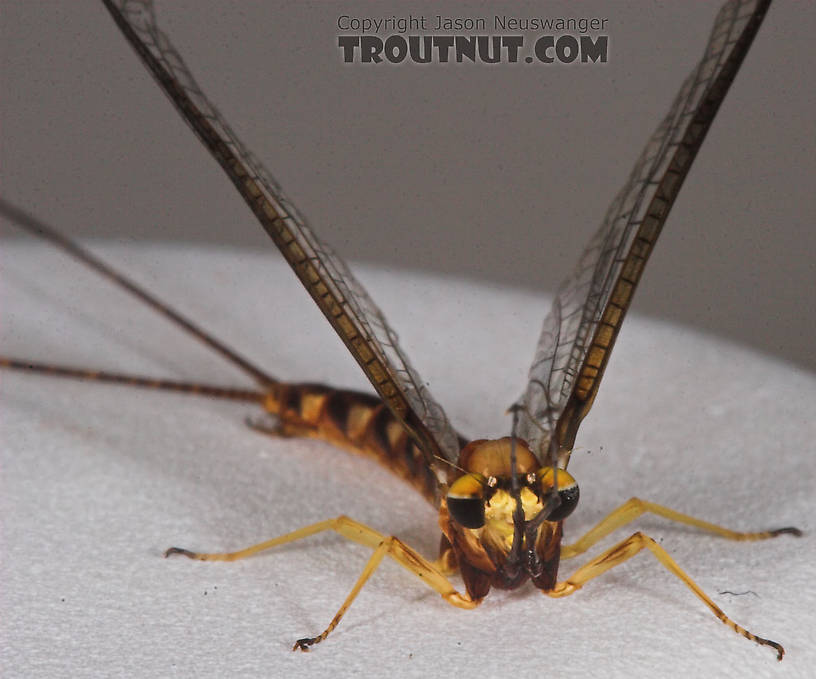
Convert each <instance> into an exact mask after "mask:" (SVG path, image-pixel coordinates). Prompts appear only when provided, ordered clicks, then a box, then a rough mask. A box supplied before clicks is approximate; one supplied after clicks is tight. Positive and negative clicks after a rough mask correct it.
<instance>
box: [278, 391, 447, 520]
mask: <svg viewBox="0 0 816 679" xmlns="http://www.w3.org/2000/svg"><path fill="white" fill-rule="evenodd" d="M264 408H265V409H266V410H267V411H268V412H270V413H272V414H273V415H276V416H277V417H279V418H280V433H281V434H282V435H284V436H305V437H311V438H317V439H323V440H325V441H328V442H330V443H333V444H334V445H337V446H340V447H342V448H345V449H347V450H351V451H352V452H355V453H359V454H361V455H365V456H367V457H370V458H373V459H375V460H377V462H379V463H380V464H382V465H384V466H385V467H386V468H388V469H389V470H391V471H392V472H393V473H394V474H396V475H397V476H399V477H400V478H402V479H405V480H406V481H408V483H410V484H411V485H412V486H414V488H416V489H417V490H418V491H419V492H420V493H422V495H423V496H424V497H425V498H426V499H427V500H428V501H429V502H430V503H431V504H433V505H434V506H438V503H439V499H438V482H437V478H436V475H435V474H434V472H433V470H431V468H430V467H429V466H428V464H427V463H426V461H425V456H424V455H423V453H422V451H421V450H420V449H419V448H418V447H417V446H416V444H415V443H414V441H413V439H411V438H410V437H409V436H408V434H407V432H406V431H405V429H404V428H403V426H402V425H401V424H400V422H399V421H398V420H397V419H396V418H395V417H394V416H393V415H392V414H391V411H390V410H389V409H388V406H386V405H385V403H383V401H382V400H380V399H379V398H377V397H376V396H373V395H371V394H365V393H362V392H359V391H347V390H340V389H332V388H331V387H327V386H325V385H322V384H286V383H281V384H278V385H276V387H275V389H274V391H273V392H271V393H270V394H269V395H268V396H267V397H266V399H265V400H264Z"/></svg>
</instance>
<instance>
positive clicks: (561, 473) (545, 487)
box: [536, 467, 580, 521]
mask: <svg viewBox="0 0 816 679" xmlns="http://www.w3.org/2000/svg"><path fill="white" fill-rule="evenodd" d="M553 476H554V470H553V468H552V467H542V468H541V469H539V470H538V471H537V472H536V481H537V482H538V492H539V494H540V496H541V497H544V495H546V494H547V493H548V492H549V491H550V490H552V487H553ZM579 495H580V493H579V491H578V482H577V481H576V480H575V479H574V478H573V477H572V475H571V474H569V473H568V472H567V471H566V470H564V469H559V470H558V497H559V498H560V499H561V504H559V505H558V506H557V507H556V508H555V509H553V510H552V512H550V515H549V516H548V517H547V521H563V520H564V519H566V518H567V517H568V516H569V515H570V514H572V510H573V509H575V507H576V506H577V505H578V498H579Z"/></svg>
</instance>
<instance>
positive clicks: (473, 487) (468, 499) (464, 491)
mask: <svg viewBox="0 0 816 679" xmlns="http://www.w3.org/2000/svg"><path fill="white" fill-rule="evenodd" d="M486 487H487V479H486V478H485V477H484V476H482V475H481V474H465V475H464V476H460V477H459V478H458V479H456V481H454V482H453V485H451V487H450V490H448V497H447V500H448V511H449V512H450V515H451V517H453V520H454V521H456V523H458V524H459V525H460V526H464V527H465V528H481V527H482V526H484V524H485V488H486Z"/></svg>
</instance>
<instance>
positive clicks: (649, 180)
mask: <svg viewBox="0 0 816 679" xmlns="http://www.w3.org/2000/svg"><path fill="white" fill-rule="evenodd" d="M769 4H770V0H765V1H757V0H751V1H748V0H742V1H739V0H731V2H728V3H726V4H725V5H724V6H723V7H722V9H721V10H720V12H719V14H718V15H717V18H716V20H715V22H714V28H713V29H712V31H711V37H710V38H709V41H708V45H707V46H706V49H705V53H704V54H703V58H702V60H701V61H700V63H699V64H698V65H697V67H696V68H695V69H694V70H693V71H692V72H691V74H690V75H689V77H688V78H687V79H686V80H685V82H684V83H683V85H682V87H681V88H680V92H679V93H678V95H677V97H676V98H675V100H674V102H673V104H672V106H671V109H670V110H669V113H668V115H667V116H666V117H665V118H664V119H663V121H662V122H661V123H660V125H659V126H658V128H657V130H656V131H655V132H654V134H653V135H652V137H651V138H650V139H649V142H648V143H647V144H646V148H645V149H644V150H643V152H642V153H641V155H640V157H639V158H638V160H637V162H636V163H635V167H634V169H633V170H632V172H631V174H630V175H629V178H628V180H627V181H626V184H625V185H624V186H623V188H622V189H621V191H620V192H619V193H618V194H617V196H616V197H615V199H614V200H613V201H612V204H611V205H610V207H609V210H608V211H607V213H606V216H605V218H604V220H603V223H602V224H601V226H600V228H599V229H598V230H597V232H596V233H595V234H594V235H593V237H592V239H591V240H590V241H589V243H588V245H587V246H586V249H585V250H584V252H583V254H582V255H581V258H580V259H579V260H578V264H577V266H576V267H575V269H574V270H573V272H572V274H571V275H570V276H568V277H567V279H566V280H565V281H564V282H563V283H562V284H561V286H560V287H559V289H558V293H557V295H556V297H555V301H554V302H553V305H552V309H551V310H550V313H549V314H548V315H547V317H546V318H545V319H544V327H543V329H542V331H541V336H540V338H539V341H538V346H537V348H536V353H535V358H534V359H533V363H532V366H531V367H530V373H529V381H528V384H527V388H526V390H525V392H524V394H523V395H522V396H521V398H520V399H519V401H518V402H517V403H516V405H515V408H516V410H517V411H518V412H519V415H520V418H521V419H520V422H519V427H518V433H519V435H520V436H521V437H522V438H525V439H527V440H528V442H529V443H530V444H531V445H533V446H535V449H538V450H540V451H544V450H545V449H546V450H548V451H549V454H550V455H551V456H552V457H555V456H556V455H557V456H558V459H559V462H560V464H562V465H566V463H567V462H568V460H569V453H570V451H571V450H572V446H573V444H574V442H575V436H576V434H577V432H578V427H579V425H580V423H581V420H582V419H583V418H584V416H585V415H586V414H587V412H589V409H590V408H591V406H592V402H593V400H594V398H595V394H596V393H597V390H598V386H599V385H600V381H601V378H602V377H603V373H604V369H605V368H606V364H607V361H608V360H609V355H610V352H611V351H612V347H613V345H614V343H615V339H616V337H617V335H618V331H619V330H620V327H621V323H622V322H623V318H624V316H625V314H626V311H627V309H628V308H629V304H630V303H631V301H632V296H633V294H634V291H635V288H636V286H637V284H638V281H639V280H640V276H641V274H642V272H643V268H644V266H645V264H646V261H647V260H648V258H649V255H650V254H651V251H652V248H653V247H654V244H655V242H656V240H657V238H658V236H659V235H660V231H661V229H662V227H663V224H664V222H665V221H666V218H667V217H668V214H669V211H670V210H671V207H672V205H673V203H674V200H675V198H676V197H677V194H678V192H679V191H680V187H681V186H682V184H683V180H684V179H685V177H686V174H687V173H688V171H689V168H690V167H691V164H692V162H693V161H694V158H695V156H696V155H697V151H698V150H699V149H700V146H701V145H702V143H703V139H704V138H705V135H706V132H707V131H708V129H709V127H710V126H711V123H712V121H713V120H714V117H715V115H716V113H717V110H718V109H719V106H720V104H721V103H722V101H723V99H724V97H725V95H726V93H727V91H728V88H729V86H730V84H731V82H732V81H733V79H734V76H735V75H736V73H737V71H738V70H739V67H740V64H741V63H742V60H743V59H744V57H745V54H746V53H747V52H748V48H749V47H750V46H751V42H752V41H753V39H754V36H755V35H756V33H757V31H758V30H759V26H760V24H761V22H762V19H763V17H764V16H765V13H766V11H767V9H768V5H769Z"/></svg>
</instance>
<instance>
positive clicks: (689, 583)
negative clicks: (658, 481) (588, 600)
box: [545, 531, 785, 660]
mask: <svg viewBox="0 0 816 679" xmlns="http://www.w3.org/2000/svg"><path fill="white" fill-rule="evenodd" d="M644 547H645V548H647V549H648V550H649V551H651V552H652V554H654V555H655V556H656V557H657V560H658V561H660V563H662V564H663V565H664V566H665V567H666V568H667V569H668V570H669V572H671V573H672V574H673V575H675V576H676V577H678V578H680V580H682V581H683V583H685V585H686V587H688V588H689V589H690V590H691V591H692V592H694V593H695V594H696V595H697V597H698V598H699V599H700V600H701V601H702V602H703V603H704V604H705V605H706V606H708V607H709V608H710V609H711V612H712V613H714V615H716V616H717V617H718V618H719V619H720V620H721V621H722V622H723V623H725V624H726V625H728V626H729V627H730V628H731V629H732V630H734V631H735V632H736V633H737V634H741V635H742V636H744V637H745V638H746V639H750V640H751V641H755V642H756V643H758V644H761V645H762V646H771V647H772V648H775V649H776V658H777V660H782V656H784V655H785V649H784V648H782V645H781V644H779V643H777V642H775V641H771V640H770V639H763V638H762V637H758V636H756V635H755V634H753V633H751V632H749V631H748V630H747V629H745V628H744V627H741V626H740V625H738V624H737V623H735V622H734V621H733V620H731V618H729V617H728V616H727V615H726V614H725V613H723V612H722V610H721V609H720V607H719V606H717V604H715V603H714V602H713V601H712V600H711V599H709V598H708V596H707V595H706V593H705V592H704V591H703V590H702V589H700V587H699V586H698V585H697V583H695V582H694V580H692V579H691V578H690V577H689V576H688V575H686V573H685V572H684V571H683V569H681V568H680V566H678V565H677V562H676V561H675V560H674V559H672V558H671V557H670V556H669V554H668V552H667V551H666V550H665V549H663V548H662V547H661V546H660V545H658V544H657V543H656V542H655V541H654V540H652V538H650V537H649V536H648V535H644V534H643V533H641V532H640V531H638V532H637V533H635V534H634V535H632V536H631V537H629V538H627V539H626V540H624V541H623V542H619V543H618V544H617V545H615V546H614V547H612V548H611V549H608V550H607V551H605V552H604V553H603V554H601V555H600V556H598V557H596V558H594V559H593V560H592V561H590V562H589V563H588V564H586V565H584V566H581V568H579V569H578V570H577V571H575V573H573V574H572V575H571V576H570V577H569V578H567V579H566V580H563V581H561V582H557V583H556V584H555V587H553V589H552V590H550V591H547V592H545V594H548V595H549V596H551V597H562V596H569V595H570V594H572V593H574V592H576V591H577V590H579V589H580V588H581V587H582V586H583V585H584V584H585V583H586V582H588V581H589V580H592V578H597V577H598V576H599V575H601V574H602V573H605V572H606V571H608V570H609V569H610V568H614V567H615V566H617V565H619V564H621V563H623V562H624V561H626V560H627V559H631V558H632V557H633V556H634V555H635V554H637V553H638V552H639V551H640V550H641V549H643V548H644Z"/></svg>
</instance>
